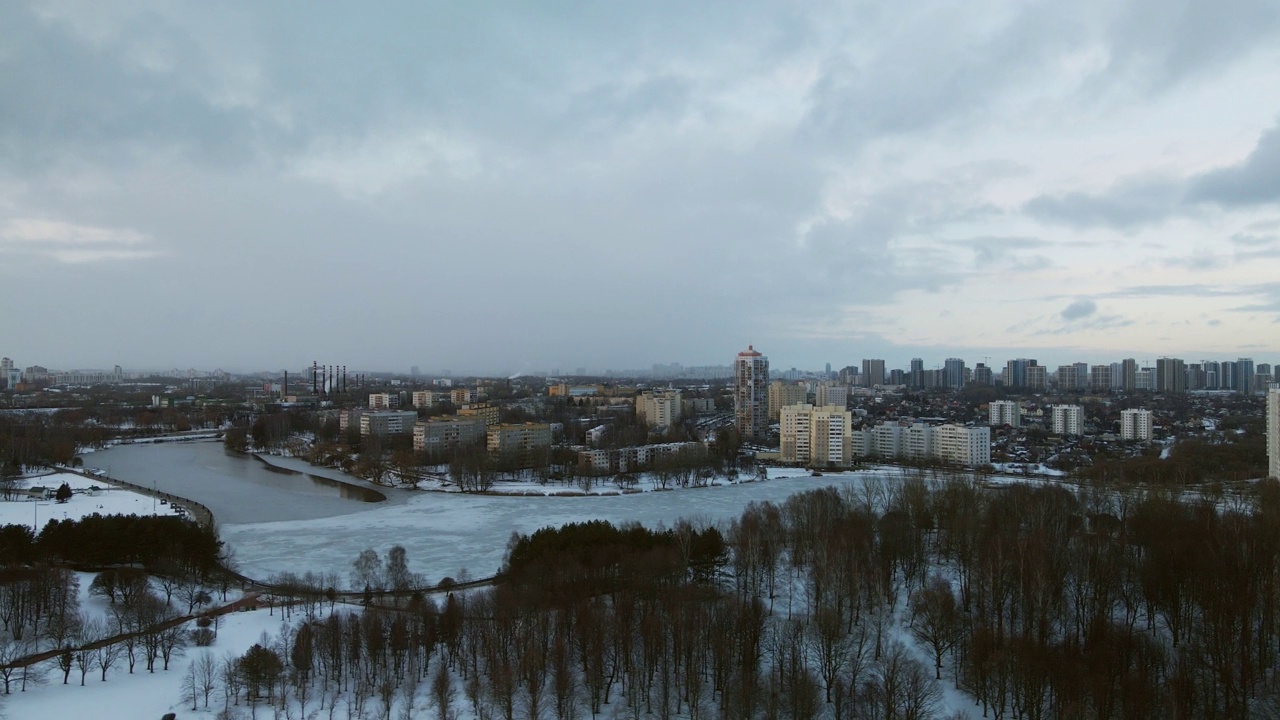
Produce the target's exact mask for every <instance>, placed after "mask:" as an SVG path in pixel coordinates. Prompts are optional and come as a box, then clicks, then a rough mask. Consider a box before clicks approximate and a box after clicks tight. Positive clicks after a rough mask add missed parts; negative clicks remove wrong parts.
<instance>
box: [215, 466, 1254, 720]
mask: <svg viewBox="0 0 1280 720" xmlns="http://www.w3.org/2000/svg"><path fill="white" fill-rule="evenodd" d="M1278 513H1280V485H1277V484H1276V483H1274V482H1267V483H1263V484H1260V485H1258V486H1257V488H1256V492H1254V493H1252V494H1250V495H1249V496H1247V497H1236V498H1234V499H1233V500H1231V501H1230V502H1225V503H1210V502H1207V501H1195V500H1192V501H1186V500H1183V499H1180V498H1177V497H1174V496H1171V495H1169V494H1167V493H1164V492H1139V491H1133V492H1123V493H1122V492H1118V491H1102V490H1081V491H1078V492H1073V491H1071V490H1069V489H1067V488H1064V487H1061V486H1050V485H1040V486H1037V485H1011V486H1000V487H982V486H980V485H978V484H975V483H973V482H970V481H967V480H964V479H960V478H947V479H931V478H929V477H927V476H925V475H924V474H920V475H917V476H915V477H909V478H907V479H905V480H894V481H892V482H890V481H883V480H881V481H876V480H872V481H869V482H868V483H867V484H866V485H864V486H863V487H861V488H858V489H856V490H855V489H849V490H844V491H837V490H835V489H833V488H827V489H821V490H813V491H809V492H805V493H801V494H798V495H795V496H793V497H791V498H790V499H788V500H787V501H786V502H785V503H783V504H781V505H775V504H771V503H764V504H753V505H751V506H748V507H747V508H746V509H745V510H744V512H743V513H742V515H741V516H740V517H739V518H738V519H736V520H735V521H733V522H732V523H730V524H729V525H728V526H727V527H724V528H714V527H702V526H698V525H697V524H695V523H690V522H685V521H682V522H680V523H677V524H676V525H675V526H674V527H672V528H669V529H663V528H657V529H648V528H643V527H640V526H634V525H633V526H627V527H621V528H619V527H614V526H611V525H609V524H608V523H603V522H591V523H579V524H575V525H568V526H565V527H563V528H558V529H553V528H546V529H543V530H540V531H538V532H536V533H534V534H533V535H530V536H521V537H514V538H513V539H512V542H511V543H510V545H509V553H508V559H507V562H506V564H505V566H504V572H503V574H502V575H501V576H500V577H499V578H498V580H497V582H496V584H495V585H494V586H492V587H490V588H486V589H483V590H477V591H472V592H467V593H454V594H451V595H449V596H448V598H447V600H445V601H444V602H443V603H442V604H436V603H433V602H432V601H431V600H429V599H424V598H422V597H420V596H417V597H413V598H411V599H407V600H406V601H404V602H400V603H389V604H384V603H375V604H373V605H372V606H370V607H368V608H365V609H364V610H363V611H360V612H354V611H341V610H338V611H337V612H326V611H325V605H324V603H323V601H322V599H320V598H311V599H309V600H307V601H305V602H303V603H302V604H300V605H298V606H295V607H291V608H290V609H289V612H291V613H297V614H298V617H297V619H296V622H295V623H294V624H293V626H292V627H293V629H292V630H290V631H288V632H286V633H283V634H282V635H280V636H278V637H275V638H268V639H264V642H263V643H260V644H259V646H257V647H255V648H254V649H253V650H251V651H250V654H246V655H245V656H242V657H239V658H228V659H227V660H226V661H225V663H224V665H225V667H224V668H223V670H222V673H221V675H220V677H223V678H224V680H223V681H220V682H221V683H222V684H219V685H216V687H218V688H222V691H221V692H223V693H224V695H223V696H222V697H223V700H224V701H225V702H228V703H231V707H233V708H234V707H237V706H238V705H239V704H240V703H247V705H246V707H249V708H255V707H256V706H257V705H258V704H262V705H264V706H265V705H270V706H271V707H274V708H277V709H283V708H286V707H288V708H291V709H292V710H293V711H297V710H302V709H305V708H312V709H317V708H318V709H320V710H321V713H320V714H321V715H322V716H328V717H351V718H354V717H386V718H390V717H392V715H393V711H396V712H399V713H404V712H410V711H411V710H412V709H414V708H416V709H417V710H418V711H419V712H420V713H421V712H423V711H424V710H425V709H428V708H429V709H430V713H429V714H430V716H431V717H441V718H448V717H453V716H455V714H456V713H457V712H459V711H465V712H466V713H467V714H470V715H474V716H476V717H478V718H495V719H496V718H502V719H504V720H513V719H514V718H556V719H557V720H566V719H576V718H585V717H597V716H599V715H601V714H602V713H605V714H607V716H610V717H613V716H619V715H620V716H624V717H635V718H642V717H656V718H675V717H686V718H704V717H706V718H709V717H716V718H836V719H844V718H850V719H852V718H866V717H874V718H885V719H886V720H892V719H894V718H929V717H940V716H943V715H942V713H943V711H944V709H946V708H950V710H951V711H954V710H955V708H956V703H957V701H956V697H957V696H955V695H953V697H952V698H951V700H950V701H949V702H948V701H946V699H945V698H944V697H943V692H944V691H950V690H954V691H956V693H963V696H964V697H966V698H967V700H960V701H959V703H961V705H962V706H968V704H969V703H972V707H970V708H968V712H969V713H970V714H971V715H972V716H974V717H976V716H979V715H981V716H983V717H990V718H1026V719H1035V720H1038V719H1047V718H1062V719H1070V718H1079V719H1081V720H1083V719H1084V718H1170V717H1187V718H1191V717H1194V718H1252V717H1270V716H1274V714H1275V713H1276V712H1277V711H1280V703H1278V702H1277V700H1278V698H1280V694H1278V693H1277V690H1278V689H1280V688H1277V685H1276V678H1275V669H1276V665H1277V656H1276V653H1277V642H1278V641H1280V627H1278V626H1277V619H1278V617H1280V616H1278V614H1277V610H1278V609H1280V603H1278V601H1280V593H1278V590H1280V583H1278V582H1277V580H1280V577H1278V569H1280V563H1278V562H1277V561H1278V560H1280V557H1277V553H1280V515H1278ZM330 610H332V605H330ZM250 655H252V656H253V657H250ZM248 666H252V667H253V668H259V667H265V668H266V669H265V670H259V669H253V670H249V669H247V667H248ZM237 668H239V670H237ZM193 672H194V671H193ZM237 673H238V675H236V674H237ZM232 675H236V676H237V679H236V680H234V681H232V680H230V679H229V678H231V676H232ZM939 680H940V681H941V683H939V682H938V681H939ZM194 683H195V681H194V680H193V681H192V684H190V686H191V687H195V684H194ZM215 697H216V694H215ZM412 698H417V700H416V701H411V699H412ZM415 702H416V703H417V704H414V703H415ZM399 716H402V717H409V716H410V715H399Z"/></svg>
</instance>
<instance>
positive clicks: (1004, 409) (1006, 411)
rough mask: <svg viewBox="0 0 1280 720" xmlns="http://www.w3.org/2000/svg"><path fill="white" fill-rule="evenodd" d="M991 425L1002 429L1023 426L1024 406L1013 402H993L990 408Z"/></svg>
mask: <svg viewBox="0 0 1280 720" xmlns="http://www.w3.org/2000/svg"><path fill="white" fill-rule="evenodd" d="M989 414H990V416H991V422H990V425H991V426H992V427H1000V426H1002V425H1009V426H1012V427H1018V426H1020V425H1022V406H1021V405H1019V404H1018V403H1016V402H1014V401H1012V400H992V401H991V405H990V406H989Z"/></svg>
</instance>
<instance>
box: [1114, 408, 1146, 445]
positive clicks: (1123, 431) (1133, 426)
mask: <svg viewBox="0 0 1280 720" xmlns="http://www.w3.org/2000/svg"><path fill="white" fill-rule="evenodd" d="M1153 428H1154V425H1153V424H1152V421H1151V411H1150V410H1139V409H1129V410H1121V411H1120V439H1121V440H1138V441H1141V442H1150V441H1151V431H1152V429H1153Z"/></svg>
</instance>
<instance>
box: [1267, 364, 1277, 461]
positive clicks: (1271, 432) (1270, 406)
mask: <svg viewBox="0 0 1280 720" xmlns="http://www.w3.org/2000/svg"><path fill="white" fill-rule="evenodd" d="M1267 476H1268V477H1273V478H1276V479H1277V480H1280V383H1272V384H1271V387H1270V388H1268V389H1267Z"/></svg>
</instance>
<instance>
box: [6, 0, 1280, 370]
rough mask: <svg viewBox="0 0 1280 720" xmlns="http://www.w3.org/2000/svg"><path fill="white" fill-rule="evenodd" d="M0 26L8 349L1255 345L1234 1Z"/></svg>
mask: <svg viewBox="0 0 1280 720" xmlns="http://www.w3.org/2000/svg"><path fill="white" fill-rule="evenodd" d="M0 26H3V27H5V28H6V29H7V30H8V31H9V32H8V33H6V35H7V37H8V38H10V40H11V42H9V43H8V45H7V46H6V52H5V53H4V54H3V55H0V72H3V73H4V76H5V77H8V78H12V79H14V82H11V83H7V84H5V85H4V86H3V87H2V88H0V108H3V109H4V111H5V117H6V122H5V123H4V124H3V126H0V158H3V160H4V162H2V163H0V305H2V306H4V307H5V308H6V312H4V313H2V314H0V338H4V340H5V342H6V343H7V344H9V345H10V346H11V347H13V348H20V349H22V350H21V352H22V354H23V356H24V357H31V358H40V359H41V360H40V362H43V363H45V364H49V365H58V366H61V367H86V366H90V367H91V366H99V367H100V366H103V365H107V366H110V365H112V364H116V363H119V364H122V365H125V366H129V367H139V366H149V365H156V366H161V367H166V366H168V367H173V366H176V367H189V366H193V365H195V364H197V363H207V364H209V365H212V366H215V367H218V366H221V367H232V368H239V369H251V368H261V367H275V366H280V365H281V364H282V361H283V364H286V365H289V364H296V363H297V362H299V361H301V362H307V361H309V360H310V359H311V357H312V356H319V357H337V356H342V357H344V359H345V360H346V362H347V364H348V365H349V366H352V367H355V366H359V367H383V368H399V367H401V366H408V365H410V364H418V365H422V366H424V367H425V366H426V365H433V364H438V365H439V366H441V367H448V368H454V369H458V368H469V369H471V370H472V371H473V372H477V373H482V374H492V375H501V374H512V373H517V372H521V371H526V370H531V369H535V368H554V367H566V368H573V367H578V366H587V367H593V368H604V367H612V368H627V367H633V366H639V367H647V366H649V365H650V364H652V363H661V362H670V361H672V360H679V361H681V362H686V363H689V364H712V363H715V364H720V363H723V362H724V360H722V359H721V358H723V357H724V355H725V354H726V349H727V348H736V347H740V346H742V345H745V344H747V343H754V344H755V345H756V346H757V347H767V348H771V349H772V352H773V357H774V359H775V362H776V363H777V364H778V365H780V366H792V365H794V366H797V367H822V366H823V364H824V363H826V362H832V363H833V364H838V363H840V362H841V361H840V360H839V358H842V357H850V358H854V359H857V358H861V357H883V358H886V359H887V360H889V361H890V362H893V361H894V358H902V359H903V360H904V361H905V360H906V359H908V358H911V357H916V356H924V357H938V358H939V359H940V360H939V361H941V360H942V359H945V358H946V357H948V356H951V355H958V356H961V357H970V358H973V357H983V356H986V355H991V356H1005V357H1019V356H1027V357H1038V358H1041V359H1042V361H1044V362H1045V363H1046V364H1049V365H1056V364H1058V363H1061V362H1068V361H1071V360H1075V359H1079V358H1089V359H1094V358H1097V359H1102V358H1106V357H1139V358H1141V357H1143V355H1142V354H1141V352H1142V350H1143V348H1149V349H1150V351H1149V353H1150V356H1151V357H1152V359H1154V357H1159V356H1161V355H1167V356H1173V357H1181V358H1187V359H1201V358H1215V357H1224V358H1225V357H1236V356H1241V355H1252V356H1255V357H1265V356H1268V355H1271V356H1275V355H1277V354H1280V282H1277V281H1276V279H1275V278H1277V277H1280V124H1278V121H1280V103H1278V102H1277V101H1276V99H1275V93H1274V88H1275V87H1276V85H1277V80H1278V79H1280V70H1278V68H1280V42H1278V41H1280V11H1278V10H1277V9H1276V7H1275V6H1274V4H1271V3H1259V2H1256V0H1233V1H1231V2H1226V3H1213V4H1209V3H1199V2H1191V3H1183V4H1176V5H1174V6H1168V5H1166V4H1161V5H1159V6H1155V5H1150V6H1148V5H1142V4H1132V3H1129V4H1115V3H1104V2H1086V3H1076V4H1071V5H1054V4H1033V5H1017V4H1015V5H1012V6H1010V5H1006V4H1001V3H997V2H985V3H978V4H976V5H975V4H967V5H965V6H964V7H959V6H955V5H952V4H947V3H926V4H925V5H920V6H913V7H911V8H890V9H882V8H877V7H876V6H863V5H859V4H856V3H854V4H847V3H836V4H832V5H823V4H817V5H810V6H805V7H793V6H787V5H777V4H773V3H759V4H751V3H749V4H748V5H743V4H741V3H724V4H710V5H705V6H700V7H699V8H698V9H696V10H695V9H692V8H688V7H685V6H674V5H667V4H663V3H657V4H645V5H640V6H627V7H621V6H617V7H607V8H597V9H595V10H594V11H593V12H590V13H580V12H576V11H573V10H569V9H563V8H546V7H542V6H538V5H529V4H526V3H510V4H506V5H501V4H499V5H486V6H482V7H481V6H477V7H466V8H454V9H451V10H449V11H447V12H446V11H443V10H441V9H439V8H435V7H432V6H424V5H422V4H420V3H409V2H403V3H399V4H397V3H391V4H386V5H382V6H380V7H379V8H378V10H376V11H369V10H368V9H365V8H350V9H340V8H315V9H313V10H312V11H309V12H307V13H298V12H297V11H296V10H295V9H293V8H290V7H284V6H280V7H277V6H272V5H263V4H258V5H249V6H243V7H240V8H238V9H236V10H235V11H224V10H222V9H215V8H212V7H203V6H190V5H185V6H184V5H169V4H165V3H152V2H146V1H144V2H140V3H126V4H116V3H105V4H104V3H83V2H81V3H77V2H72V3H59V4H44V3H36V2H14V3H6V4H4V5H3V6H2V7H0ZM672 28H679V31H678V32H672ZM299 348H305V350H304V351H301V352H305V353H306V355H307V356H306V357H303V358H297V359H294V360H290V359H288V357H287V356H289V355H290V354H292V353H297V352H300V350H299ZM7 351H8V352H19V351H18V350H7Z"/></svg>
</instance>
